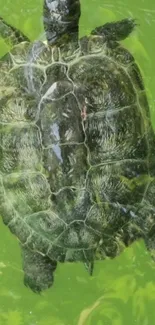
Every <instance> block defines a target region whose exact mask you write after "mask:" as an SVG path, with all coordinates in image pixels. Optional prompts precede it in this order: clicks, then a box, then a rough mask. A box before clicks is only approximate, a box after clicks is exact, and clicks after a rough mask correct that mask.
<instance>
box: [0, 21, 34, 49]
mask: <svg viewBox="0 0 155 325" xmlns="http://www.w3.org/2000/svg"><path fill="white" fill-rule="evenodd" d="M0 37H2V38H3V39H4V40H5V42H6V44H7V45H9V46H10V45H11V46H14V45H17V44H19V43H21V42H30V40H29V38H28V37H27V36H26V35H24V34H23V33H22V32H21V31H20V30H18V29H17V28H16V27H13V26H11V25H10V24H8V23H7V22H6V21H5V20H4V19H3V18H2V17H0Z"/></svg>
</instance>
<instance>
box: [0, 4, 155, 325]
mask: <svg viewBox="0 0 155 325" xmlns="http://www.w3.org/2000/svg"><path fill="white" fill-rule="evenodd" d="M81 2H82V4H81V6H82V16H81V20H80V35H81V36H82V35H84V34H86V33H89V31H90V30H91V29H92V28H94V27H95V26H97V25H101V24H103V23H105V22H107V21H111V20H118V19H122V18H125V17H135V18H137V22H138V23H139V26H138V28H137V30H136V31H135V32H134V33H133V35H132V36H131V37H130V38H129V39H128V40H127V41H126V42H124V44H125V45H126V46H127V48H128V49H129V50H130V51H131V52H132V53H133V54H134V56H135V58H136V60H137V61H138V63H139V65H140V67H141V69H142V73H143V77H144V81H145V85H146V88H147V92H148V98H149V102H150V109H151V115H152V122H153V124H154V127H155V113H154V100H155V95H154V88H155V61H154V53H155V6H154V0H143V1H142V0H123V1H119V0H109V1H106V2H105V1H104V0H83V1H81ZM41 11H42V0H25V1H19V0H0V15H2V16H3V17H4V18H5V19H6V20H7V21H8V22H10V23H11V24H12V25H14V26H16V27H18V28H20V29H21V30H22V31H23V32H24V33H25V34H26V35H28V36H29V37H30V38H31V39H32V40H34V39H37V38H38V37H39V35H41V33H42V31H43V27H42V21H41ZM6 50H7V47H6V46H5V44H4V42H3V41H2V40H1V41H0V54H1V55H2V53H3V54H4V53H5V51H6ZM22 280H23V273H22V270H21V257H20V249H19V246H18V241H17V240H16V238H15V237H14V236H13V235H11V233H10V232H9V230H8V229H7V228H6V227H5V226H4V225H3V224H2V222H1V223H0V325H1V324H2V325H22V324H24V325H74V324H75V325H102V324H103V325H128V324H129V325H153V324H155V308H154V304H155V263H153V262H152V260H151V258H150V256H149V254H148V253H147V252H146V249H145V247H144V243H143V241H140V242H138V243H135V244H134V245H132V246H131V247H130V248H128V249H126V250H125V251H124V253H123V254H122V255H121V256H119V257H118V258H115V259H114V260H107V261H104V262H97V263H96V265H95V270H94V274H93V276H92V277H89V275H88V274H87V272H86V270H85V268H84V266H83V265H82V264H81V263H77V264H69V263H66V264H64V265H59V267H58V268H57V270H56V272H55V283H54V286H53V287H52V288H51V289H49V290H48V291H46V292H44V293H43V294H42V295H36V294H34V293H32V292H31V291H30V290H29V289H27V288H26V287H24V285H23V281H22Z"/></svg>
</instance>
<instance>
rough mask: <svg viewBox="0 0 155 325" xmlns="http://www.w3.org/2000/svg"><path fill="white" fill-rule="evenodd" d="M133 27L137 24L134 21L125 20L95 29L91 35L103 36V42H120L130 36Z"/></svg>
mask: <svg viewBox="0 0 155 325" xmlns="http://www.w3.org/2000/svg"><path fill="white" fill-rule="evenodd" d="M135 26H137V24H136V23H135V20H134V19H130V18H126V19H123V20H120V21H116V22H111V23H106V24H104V25H103V26H99V27H96V28H95V29H94V30H92V32H91V34H92V35H100V36H104V37H105V41H121V40H123V39H125V38H126V37H128V36H129V35H130V33H131V32H132V31H133V30H134V28H135Z"/></svg>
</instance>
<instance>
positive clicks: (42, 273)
mask: <svg viewBox="0 0 155 325" xmlns="http://www.w3.org/2000/svg"><path fill="white" fill-rule="evenodd" d="M22 258H23V270H24V284H25V285H26V286H27V287H30V288H31V290H32V291H34V292H36V293H40V292H41V291H42V290H46V289H48V288H49V287H51V286H52V284H53V282H54V277H53V272H54V271H55V269H56V266H57V262H56V261H52V260H50V259H49V258H48V257H47V256H43V255H41V254H39V253H37V252H33V251H31V250H29V249H28V248H26V247H24V246H22Z"/></svg>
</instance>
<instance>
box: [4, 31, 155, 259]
mask: <svg viewBox="0 0 155 325" xmlns="http://www.w3.org/2000/svg"><path fill="white" fill-rule="evenodd" d="M0 74H1V77H0V94H1V96H0V97H1V100H0V103H1V105H0V110H1V111H0V115H1V122H0V139H1V146H0V148H1V155H0V157H1V159H0V171H1V186H0V191H1V194H0V200H1V202H0V214H1V215H2V216H3V220H4V223H5V224H6V225H8V227H9V228H10V230H11V231H12V233H14V234H15V235H16V236H17V237H18V239H19V241H20V242H21V243H22V245H24V247H27V248H30V250H32V251H34V252H38V253H39V254H42V255H44V256H47V257H48V258H49V259H51V260H53V261H60V262H64V261H77V260H79V261H83V262H84V263H85V264H86V265H89V264H90V263H92V261H93V260H95V259H104V258H105V257H106V256H109V257H114V256H116V255H117V254H119V253H120V252H121V251H122V248H123V247H124V246H127V245H129V244H130V243H131V242H132V241H133V240H134V239H136V238H137V237H140V236H141V235H142V233H141V230H140V229H139V228H138V227H136V225H137V224H138V218H139V217H138V214H137V209H138V207H139V206H140V205H141V202H142V201H143V200H144V198H145V195H146V191H147V188H148V186H149V184H150V180H151V168H152V161H153V159H154V157H153V156H152V148H153V146H154V136H153V131H152V127H151V123H150V117H149V107H148V103H147V98H146V93H145V89H144V85H143V82H142V78H141V75H140V72H139V69H138V66H137V65H136V64H135V62H134V59H133V57H132V55H131V54H130V53H129V52H128V51H127V50H126V49H124V48H123V47H121V46H120V45H119V44H118V43H116V42H110V41H109V42H105V39H104V37H102V36H90V37H84V38H83V39H82V40H81V43H80V47H79V48H78V49H74V47H73V46H71V44H69V45H66V46H65V47H64V48H62V49H61V48H57V47H56V46H55V47H49V46H47V45H46V44H44V43H43V42H35V43H34V44H33V45H32V46H31V47H30V45H29V44H28V43H26V42H25V43H22V44H19V45H17V46H15V47H14V48H13V50H12V51H11V53H10V54H8V55H7V56H5V58H4V59H3V60H2V61H1V63H0Z"/></svg>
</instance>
